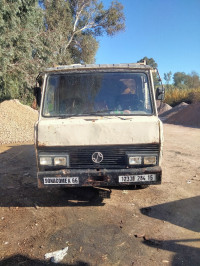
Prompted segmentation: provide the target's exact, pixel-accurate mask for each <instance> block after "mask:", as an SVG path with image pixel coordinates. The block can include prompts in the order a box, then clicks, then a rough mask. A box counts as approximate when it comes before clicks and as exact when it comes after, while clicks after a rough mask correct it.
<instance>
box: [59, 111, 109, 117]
mask: <svg viewBox="0 0 200 266" xmlns="http://www.w3.org/2000/svg"><path fill="white" fill-rule="evenodd" d="M110 111H112V110H111V109H105V110H99V111H94V112H90V113H82V114H67V115H60V116H59V119H65V118H70V117H75V116H89V115H97V116H101V115H106V112H110ZM109 114H110V113H109Z"/></svg>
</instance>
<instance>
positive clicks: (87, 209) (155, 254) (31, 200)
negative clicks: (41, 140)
mask: <svg viewBox="0 0 200 266" xmlns="http://www.w3.org/2000/svg"><path fill="white" fill-rule="evenodd" d="M164 134H165V145H164V157H163V181H162V184H161V185H157V186H150V187H148V188H146V189H133V188H129V187H123V188H120V189H111V195H110V198H107V199H103V200H101V199H100V198H99V193H98V190H97V189H91V188H90V189H89V188H84V189H48V190H41V189H40V190H39V189H38V188H37V183H36V162H35V157H34V156H35V155H34V147H33V144H32V143H30V144H20V145H12V144H9V145H7V146H3V145H2V146H0V206H1V207H0V265H22V266H24V265H54V264H53V263H51V262H49V261H46V260H45V259H44V256H45V254H46V253H48V252H52V251H56V250H60V249H62V248H65V247H66V246H68V247H69V248H68V253H67V255H66V256H65V257H64V259H63V260H62V262H60V263H58V264H57V265H71V266H75V265H77V266H80V265H87V266H89V265H106V266H107V265H130V266H131V265H134V266H135V265H200V208H199V207H200V159H199V158H200V129H195V128H190V127H183V126H174V125H168V124H165V125H164Z"/></svg>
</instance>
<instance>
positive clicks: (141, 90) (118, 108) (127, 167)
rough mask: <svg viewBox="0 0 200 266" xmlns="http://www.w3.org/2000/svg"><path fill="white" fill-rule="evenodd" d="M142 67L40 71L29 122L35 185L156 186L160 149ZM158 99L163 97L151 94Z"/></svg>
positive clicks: (148, 77)
mask: <svg viewBox="0 0 200 266" xmlns="http://www.w3.org/2000/svg"><path fill="white" fill-rule="evenodd" d="M153 72H155V69H153V68H152V67H150V66H148V65H144V64H138V63H137V64H112V65H69V66H58V67H55V68H49V69H46V70H45V71H44V72H43V73H42V74H41V75H42V76H43V79H44V81H43V85H42V90H41V91H42V97H41V104H40V113H39V118H38V121H37V123H36V125H35V148H36V157H37V165H38V173H37V178H38V186H39V187H40V188H41V187H49V186H51V187H52V186H66V187H68V186H73V187H76V186H77V187H80V186H98V187H105V186H122V185H123V186H124V185H127V186H128V185H150V184H160V183H161V176H162V169H161V157H162V146H163V131H162V122H161V121H160V119H159V118H158V114H157V108H156V96H155V92H154V84H153V76H152V73H153ZM156 94H157V99H162V98H163V97H164V96H163V95H164V90H163V88H159V89H157V93H156Z"/></svg>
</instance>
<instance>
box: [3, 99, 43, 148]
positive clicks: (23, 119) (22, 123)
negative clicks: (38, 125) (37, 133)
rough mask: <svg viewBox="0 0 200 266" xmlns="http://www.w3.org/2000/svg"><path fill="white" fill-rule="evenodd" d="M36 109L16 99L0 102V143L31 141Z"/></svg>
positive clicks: (36, 115)
mask: <svg viewBox="0 0 200 266" xmlns="http://www.w3.org/2000/svg"><path fill="white" fill-rule="evenodd" d="M37 118H38V111H36V110H33V109H32V108H31V107H29V106H27V105H23V104H21V103H20V102H19V101H18V100H10V101H4V102H2V103H0V144H5V143H17V142H32V141H33V140H34V123H35V122H36V121H37Z"/></svg>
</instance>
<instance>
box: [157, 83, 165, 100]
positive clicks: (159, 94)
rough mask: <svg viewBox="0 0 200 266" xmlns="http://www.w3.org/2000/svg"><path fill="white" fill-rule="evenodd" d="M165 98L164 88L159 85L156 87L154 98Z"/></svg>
mask: <svg viewBox="0 0 200 266" xmlns="http://www.w3.org/2000/svg"><path fill="white" fill-rule="evenodd" d="M164 98H165V88H164V87H163V86H160V87H158V88H157V89H156V100H160V101H163V100H164Z"/></svg>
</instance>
